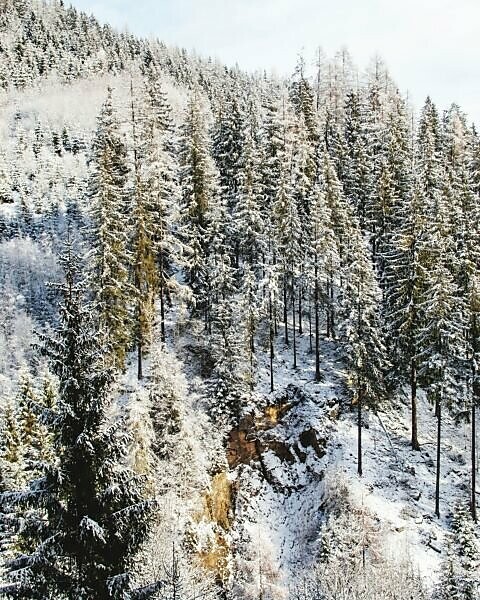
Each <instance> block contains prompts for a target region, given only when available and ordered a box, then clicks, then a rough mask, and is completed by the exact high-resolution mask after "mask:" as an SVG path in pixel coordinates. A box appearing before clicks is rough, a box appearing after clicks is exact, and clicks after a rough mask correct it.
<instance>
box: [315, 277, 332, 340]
mask: <svg viewBox="0 0 480 600" xmlns="http://www.w3.org/2000/svg"><path fill="white" fill-rule="evenodd" d="M317 269H318V267H317V266H315V281H316V280H317ZM316 285H317V294H318V283H317V284H316ZM329 298H330V279H329V280H328V281H327V338H328V339H330V337H331V331H330V301H329ZM316 305H317V302H315V306H316Z"/></svg>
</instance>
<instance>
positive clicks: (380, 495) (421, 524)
mask: <svg viewBox="0 0 480 600" xmlns="http://www.w3.org/2000/svg"><path fill="white" fill-rule="evenodd" d="M277 340H278V341H277V348H276V353H277V355H276V358H275V366H274V368H275V385H276V390H277V389H281V388H283V387H285V386H287V385H288V384H289V383H294V384H296V385H298V386H299V387H302V388H303V389H304V390H305V391H307V392H308V393H309V394H310V396H309V397H307V400H306V401H304V402H303V403H301V404H299V405H297V406H295V407H294V408H293V409H292V410H291V411H290V412H289V413H287V415H286V416H285V417H284V418H283V419H281V422H280V423H279V424H278V425H277V426H276V428H275V429H274V430H273V432H270V434H269V435H270V436H271V435H276V436H278V437H279V439H283V440H284V441H287V443H293V442H292V440H294V439H295V438H298V436H299V434H300V433H301V432H302V431H304V430H306V429H308V427H312V428H314V429H315V431H316V432H317V436H319V437H322V436H323V437H324V438H325V439H326V440H327V442H328V445H327V454H326V456H325V457H324V458H322V459H318V457H316V456H315V453H314V452H313V451H312V448H308V449H305V448H304V450H306V452H307V459H306V462H305V464H303V463H302V462H301V461H300V460H298V459H297V460H296V461H295V462H294V463H293V464H289V463H288V462H285V461H281V460H280V459H279V458H278V457H277V456H275V454H272V453H268V452H267V454H266V457H265V459H264V462H265V463H266V467H267V469H268V470H269V471H271V472H272V473H273V484H272V483H271V482H269V481H267V480H265V478H264V477H262V474H261V470H260V469H259V467H258V465H248V466H243V465H242V466H240V467H239V468H237V472H236V484H237V487H238V490H239V491H238V499H237V514H236V521H235V527H236V528H237V535H238V538H239V540H240V542H241V541H242V540H243V541H245V540H247V542H250V543H251V544H252V547H253V546H255V545H257V546H258V545H259V547H260V548H262V547H263V548H265V549H266V550H265V552H266V553H268V555H269V560H270V561H271V563H272V564H273V565H274V566H275V568H276V569H278V570H282V571H283V570H284V572H285V573H286V578H287V579H288V578H289V574H290V577H292V575H293V574H294V573H295V572H296V570H297V569H298V567H299V566H300V565H302V566H304V567H305V566H308V564H309V563H310V562H311V561H312V560H314V559H315V553H316V550H317V542H318V530H319V527H320V524H321V521H322V513H321V504H322V496H323V483H322V480H323V477H324V476H325V474H327V475H328V474H329V473H334V474H335V475H334V476H337V474H339V475H338V476H341V477H342V478H343V479H344V481H345V482H346V483H347V485H348V488H349V490H350V493H351V495H352V497H353V499H354V500H355V501H356V503H357V504H358V506H364V507H365V509H367V510H368V511H369V512H371V513H372V514H373V515H374V516H375V517H376V518H377V519H378V521H379V522H380V524H381V525H380V527H381V530H382V535H383V537H384V540H385V544H386V552H387V553H391V554H392V555H395V556H396V557H397V559H398V558H399V557H402V556H403V557H407V556H408V557H410V559H411V560H412V562H413V564H414V566H415V567H416V568H418V570H419V571H420V572H421V574H422V575H423V576H424V577H425V579H426V581H427V582H428V583H429V584H431V583H432V582H434V581H435V580H436V577H437V575H438V569H439V566H440V561H441V558H442V548H443V540H444V535H445V532H446V530H447V528H448V526H447V519H446V517H447V516H448V512H449V510H450V509H451V508H452V506H453V504H454V502H455V500H456V499H457V498H458V499H463V500H468V494H469V447H470V439H469V435H468V431H467V430H466V429H465V427H464V426H463V425H459V426H457V425H455V424H454V423H453V420H452V419H451V418H450V417H448V416H446V415H445V417H444V426H443V440H444V441H443V445H442V478H441V515H442V516H441V519H440V520H438V519H436V518H435V516H434V492H435V462H434V459H435V443H436V442H435V440H436V437H435V433H436V419H435V417H434V414H433V410H432V407H430V406H429V405H428V403H427V401H426V399H425V397H424V395H422V394H421V395H420V399H419V407H418V411H419V437H420V443H421V451H420V452H413V451H412V450H411V449H410V446H409V440H410V426H409V407H408V405H407V404H406V402H407V399H406V397H405V398H402V399H398V398H396V399H395V400H394V402H392V403H391V404H390V405H388V406H385V407H383V409H382V411H380V412H379V415H378V416H376V415H374V414H372V413H369V414H368V415H366V427H364V429H363V450H364V454H363V458H364V476H363V477H362V478H359V477H358V475H357V472H356V470H357V459H356V457H357V426H356V413H355V412H352V411H350V407H349V402H348V398H347V392H346V383H345V377H346V373H345V369H344V365H343V363H342V356H341V351H340V350H339V347H338V345H337V344H336V343H335V342H332V341H328V340H324V341H323V342H322V345H321V348H322V375H323V381H322V382H321V383H320V384H316V383H314V381H313V379H314V355H313V354H312V353H310V351H309V339H308V334H304V335H303V336H301V337H300V339H299V340H297V342H298V346H299V349H298V352H299V355H298V364H299V368H298V369H297V370H293V368H292V343H291V340H290V347H289V348H286V347H285V346H284V345H283V343H282V341H283V338H282V336H281V334H280V335H279V336H278V338H277ZM259 363H260V364H259V381H258V386H257V389H258V391H261V392H262V393H264V394H268V392H269V370H268V368H269V367H268V356H264V357H262V358H260V361H259ZM337 400H338V403H337ZM338 405H340V406H341V410H340V411H339V412H340V417H339V418H338V420H335V419H331V418H329V416H335V414H336V412H337V407H338ZM289 440H290V442H289ZM240 547H241V544H240ZM297 572H298V571H297ZM292 580H293V578H292ZM282 584H283V585H285V586H287V585H288V581H285V580H284V581H283V582H282Z"/></svg>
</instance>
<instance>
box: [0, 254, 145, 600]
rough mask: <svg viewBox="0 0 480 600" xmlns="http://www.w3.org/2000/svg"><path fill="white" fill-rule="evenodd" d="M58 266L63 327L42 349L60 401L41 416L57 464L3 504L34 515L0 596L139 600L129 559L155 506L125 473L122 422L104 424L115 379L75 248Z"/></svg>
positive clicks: (4, 498) (127, 471) (23, 531)
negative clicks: (56, 382)
mask: <svg viewBox="0 0 480 600" xmlns="http://www.w3.org/2000/svg"><path fill="white" fill-rule="evenodd" d="M61 262H62V265H63V267H64V269H65V283H63V284H60V285H59V291H60V292H61V294H62V297H63V302H62V304H61V306H60V324H59V328H58V330H57V331H56V332H55V333H54V334H53V335H52V336H48V337H45V338H44V342H43V352H44V354H45V355H46V356H47V357H48V359H49V361H50V366H51V369H52V372H53V373H54V374H55V375H56V376H57V377H58V380H59V394H58V402H57V403H56V405H55V407H54V409H47V408H46V409H45V411H44V413H43V416H42V420H43V422H44V423H45V424H46V426H47V427H48V428H49V430H50V431H52V434H53V447H54V450H55V455H56V461H55V463H54V464H50V465H44V466H43V469H42V471H43V472H42V475H41V477H39V478H38V479H36V480H34V481H33V482H31V483H30V484H29V487H28V488H27V490H26V491H23V492H9V493H5V494H3V496H2V497H1V504H2V506H3V507H5V506H6V507H8V508H9V509H14V510H16V511H17V510H25V509H28V512H26V514H25V517H24V518H23V519H22V518H21V516H20V514H21V513H19V519H21V520H22V523H21V526H20V528H19V538H20V542H21V544H22V547H24V548H25V549H26V550H25V551H24V552H22V553H21V554H19V555H17V556H16V557H14V558H13V559H12V560H11V561H9V563H8V565H7V570H8V573H7V582H6V583H5V584H4V585H3V586H2V587H1V588H0V590H1V593H3V594H6V595H7V596H10V597H13V598H38V597H42V598H48V597H55V598H72V597H75V598H85V599H87V598H93V597H94V598H98V599H101V598H105V599H107V598H119V597H123V598H130V597H131V598H134V597H135V591H134V590H133V589H132V582H133V579H132V574H131V571H130V567H131V558H132V556H133V555H134V554H135V552H137V550H138V549H139V548H140V546H141V544H142V542H143V540H144V538H145V536H146V533H147V530H148V526H149V523H150V515H151V513H152V508H153V504H152V501H151V500H149V499H148V498H146V497H145V495H144V491H143V487H144V482H143V480H142V478H140V477H138V476H135V475H134V474H133V472H131V471H130V469H129V468H128V467H126V466H125V462H124V459H125V457H126V455H127V452H128V440H129V436H128V433H127V432H126V431H125V428H124V423H123V421H120V422H109V421H108V419H107V413H108V411H109V408H110V405H111V402H112V400H111V393H110V386H111V384H112V374H113V371H112V369H111V368H110V367H109V365H108V362H107V360H108V359H107V357H108V353H107V352H105V348H104V347H103V346H102V345H101V341H102V337H101V336H98V335H97V334H98V327H97V325H96V323H95V321H94V318H93V317H94V315H93V313H92V310H91V306H89V305H88V304H86V303H85V300H84V288H83V285H82V283H81V282H79V280H78V277H79V275H78V273H79V268H80V267H79V263H78V261H77V259H76V258H75V257H74V256H73V254H72V247H71V243H68V244H67V248H66V252H65V254H64V255H63V256H62V258H61ZM22 516H23V515H22ZM154 591H155V589H152V594H153V592H154ZM145 597H148V596H145Z"/></svg>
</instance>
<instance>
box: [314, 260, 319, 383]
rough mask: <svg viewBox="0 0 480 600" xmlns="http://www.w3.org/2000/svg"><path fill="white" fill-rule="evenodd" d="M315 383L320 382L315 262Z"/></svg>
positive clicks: (316, 266) (316, 267)
mask: <svg viewBox="0 0 480 600" xmlns="http://www.w3.org/2000/svg"><path fill="white" fill-rule="evenodd" d="M314 304H315V307H314V309H315V381H317V382H318V381H320V323H319V320H320V315H319V310H318V265H317V261H316V260H315V291H314Z"/></svg>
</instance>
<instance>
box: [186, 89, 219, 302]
mask: <svg viewBox="0 0 480 600" xmlns="http://www.w3.org/2000/svg"><path fill="white" fill-rule="evenodd" d="M210 146H211V142H210V137H209V134H208V130H207V125H206V122H205V115H204V112H203V109H202V108H201V106H200V99H199V96H198V92H195V94H194V95H193V96H192V98H191V99H190V101H189V104H188V107H187V112H186V118H185V123H184V125H183V129H182V138H181V149H180V182H181V189H182V236H183V239H184V241H185V243H186V244H187V245H188V247H189V248H190V256H189V263H188V265H187V280H188V283H189V285H190V286H191V288H192V291H193V294H194V298H195V301H196V304H197V310H200V308H202V307H203V308H204V307H205V306H204V305H205V299H206V288H207V282H206V279H205V277H206V273H205V264H206V259H207V256H208V248H207V243H206V231H207V225H208V210H209V208H210V205H211V204H212V203H213V202H214V199H215V197H216V196H217V194H218V172H217V170H216V167H215V164H214V162H213V159H212V156H211V151H210Z"/></svg>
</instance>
